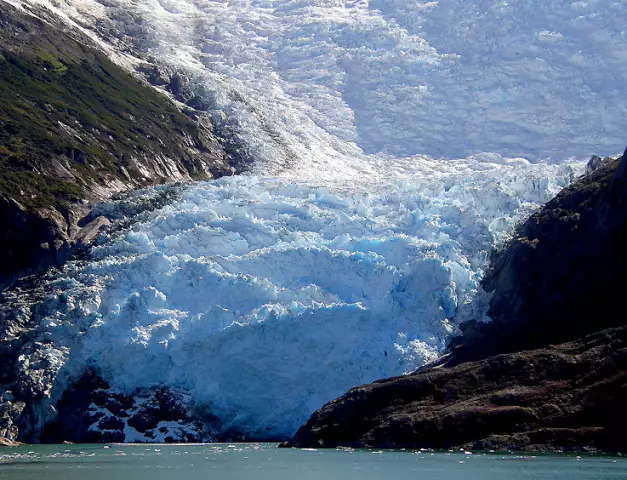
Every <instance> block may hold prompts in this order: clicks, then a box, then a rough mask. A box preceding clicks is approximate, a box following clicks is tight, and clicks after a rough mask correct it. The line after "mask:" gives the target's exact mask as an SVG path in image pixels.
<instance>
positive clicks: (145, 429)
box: [40, 371, 218, 443]
mask: <svg viewBox="0 0 627 480" xmlns="http://www.w3.org/2000/svg"><path fill="white" fill-rule="evenodd" d="M56 410H57V412H58V415H57V418H56V419H55V420H54V421H53V422H51V423H49V424H48V425H47V426H46V428H45V430H44V431H43V433H42V434H41V437H40V441H42V442H44V443H61V442H68V441H69V442H72V443H100V442H165V443H170V442H175V441H176V442H187V443H189V442H211V441H214V440H215V439H214V438H213V437H212V436H211V433H210V432H209V431H208V428H209V425H212V423H215V422H217V421H218V420H217V418H215V417H208V416H207V415H206V414H203V412H198V411H196V410H195V409H194V405H193V402H191V401H190V398H189V395H186V393H185V392H182V391H176V390H173V389H169V388H165V387H156V388H152V389H144V390H140V391H136V392H133V394H132V395H129V394H125V393H123V392H118V391H115V390H113V389H111V387H110V386H109V385H108V384H107V383H106V382H104V381H103V380H102V379H100V378H99V377H98V376H97V375H96V374H95V373H94V372H93V371H88V372H87V373H85V374H84V375H83V376H82V377H81V379H80V380H79V381H78V382H76V383H75V384H74V385H72V386H71V387H70V388H69V389H68V390H66V391H65V392H64V393H63V396H62V398H61V400H60V401H59V402H58V404H57V406H56Z"/></svg>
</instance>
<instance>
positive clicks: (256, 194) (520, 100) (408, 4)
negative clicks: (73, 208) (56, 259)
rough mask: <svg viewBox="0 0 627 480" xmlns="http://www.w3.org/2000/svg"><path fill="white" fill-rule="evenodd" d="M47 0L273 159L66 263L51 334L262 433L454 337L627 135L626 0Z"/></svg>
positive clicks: (291, 424) (61, 363) (126, 384)
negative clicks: (576, 186) (529, 240)
mask: <svg viewBox="0 0 627 480" xmlns="http://www.w3.org/2000/svg"><path fill="white" fill-rule="evenodd" d="M30 3H39V4H44V5H47V6H48V7H50V8H52V9H54V10H55V11H57V12H58V13H59V14H60V15H64V16H65V17H66V18H67V19H68V21H72V22H76V23H78V24H80V25H81V26H82V27H83V28H86V29H92V30H93V31H94V32H97V31H98V29H97V28H96V26H99V25H102V22H110V23H111V24H112V25H115V26H116V28H117V29H118V31H119V35H120V37H121V38H123V39H124V40H125V41H126V40H128V38H129V37H130V38H131V40H133V43H134V45H135V48H137V49H138V50H139V51H140V53H141V54H142V55H146V56H147V55H148V54H150V55H152V56H153V57H155V58H157V59H158V60H159V62H161V63H165V64H166V65H169V66H170V67H172V68H174V69H175V70H177V71H179V72H181V73H182V74H183V75H184V76H185V78H186V79H188V81H189V84H190V85H191V89H192V92H193V93H194V94H196V95H197V97H198V98H199V99H201V100H202V103H203V108H206V109H207V110H208V111H209V112H210V113H211V115H212V119H213V122H214V125H215V126H216V129H218V130H220V131H229V132H231V134H232V135H233V137H232V138H231V140H234V141H237V142H241V144H242V145H245V146H246V148H247V150H248V151H249V152H250V153H251V156H252V157H254V158H255V159H256V160H257V162H256V163H255V165H254V168H253V172H254V174H251V175H244V176H241V177H238V178H229V179H222V180H219V181H217V182H213V183H207V184H197V185H194V186H191V187H190V188H189V189H187V190H186V191H185V193H184V194H183V196H182V198H181V199H180V200H178V201H176V202H174V203H172V204H171V205H169V206H167V207H165V208H162V209H160V210H158V211H156V212H154V213H153V214H152V215H150V216H149V217H148V218H144V219H143V220H141V221H140V222H139V223H137V224H136V225H134V226H133V227H131V228H130V229H128V230H127V231H125V232H123V233H122V234H121V235H119V236H112V237H111V238H109V239H107V240H106V241H104V242H103V243H102V244H100V245H99V246H96V247H94V248H93V249H92V251H91V258H90V260H89V261H87V262H84V263H71V264H69V265H68V266H67V267H66V269H65V271H64V273H63V274H62V275H60V276H59V277H58V278H57V279H56V280H54V281H53V283H52V285H51V287H52V288H53V289H54V290H56V291H57V292H58V293H57V296H53V297H52V298H51V299H50V300H49V301H48V302H47V303H46V308H45V309H43V311H44V312H45V314H44V315H43V320H42V333H41V341H42V342H45V345H46V346H45V348H46V349H48V350H47V351H48V352H49V356H50V358H52V359H53V360H54V362H55V363H54V364H55V365H56V366H57V367H58V371H59V372H62V373H60V374H59V375H70V376H71V375H72V374H80V372H81V371H82V370H84V368H85V367H86V366H90V367H92V368H94V369H95V370H96V371H97V372H98V373H99V374H100V375H102V376H103V377H104V378H105V379H106V380H107V381H109V382H110V383H111V384H112V386H113V387H114V388H117V389H121V390H125V391H127V392H129V393H132V391H133V390H134V389H135V388H137V387H147V386H152V385H170V386H173V387H177V388H180V389H182V390H183V391H187V392H189V393H190V395H191V397H190V398H192V399H193V401H194V402H197V403H198V404H200V405H204V406H206V407H208V408H209V409H210V410H211V411H212V412H213V414H215V415H217V416H218V417H220V419H221V420H222V421H223V422H224V428H225V429H229V428H232V429H234V430H239V431H242V432H244V433H246V434H247V435H249V436H250V435H252V436H255V437H257V438H262V437H285V436H288V435H290V434H292V433H294V431H295V430H296V428H297V427H298V426H299V424H300V423H301V422H302V421H304V420H305V419H306V418H307V416H308V415H309V414H310V413H311V412H312V411H313V410H314V409H316V408H318V407H320V406H322V405H323V404H324V402H326V401H328V400H330V399H332V398H334V397H335V396H337V395H339V394H341V393H343V392H344V391H345V390H346V389H348V388H350V387H352V386H355V385H358V384H361V383H364V382H368V381H372V380H375V379H377V378H381V377H385V376H390V375H397V374H403V373H406V372H410V371H412V370H413V369H415V368H416V367H418V366H420V365H422V364H423V363H424V362H426V361H429V360H432V359H434V358H435V357H437V355H439V354H440V353H441V352H442V351H443V349H444V347H445V345H446V343H447V341H448V339H449V338H450V336H451V335H452V334H453V333H454V331H455V329H456V325H457V324H458V323H459V322H461V321H464V320H466V319H471V318H473V319H482V318H483V316H484V315H485V311H486V308H485V307H486V298H485V296H484V294H483V293H482V292H481V291H480V289H479V280H480V278H481V276H482V274H483V270H484V269H485V267H486V265H487V258H488V255H489V251H490V249H491V248H492V247H494V246H495V245H496V244H498V243H500V242H502V241H503V239H504V238H506V237H507V235H508V234H510V233H511V231H512V229H513V226H514V224H515V222H516V221H518V220H519V219H520V218H521V216H523V215H526V214H528V213H529V212H530V211H532V209H533V208H535V207H536V206H537V205H538V204H541V203H543V202H545V201H547V200H548V199H549V198H551V196H553V195H554V194H555V193H557V191H558V190H559V189H560V188H561V187H563V186H565V185H567V184H568V183H569V182H571V181H572V179H573V178H574V173H575V172H576V171H579V169H580V167H581V164H580V163H571V162H569V161H567V160H568V159H569V157H571V156H578V157H580V158H585V157H586V156H587V155H588V154H590V153H592V152H593V151H596V152H598V153H601V154H611V153H616V152H619V151H621V150H622V148H623V147H624V145H623V143H622V142H624V138H622V136H623V134H624V131H623V127H624V125H623V123H624V113H625V109H626V108H627V107H626V106H627V100H626V97H625V95H623V93H622V89H621V87H622V85H624V82H625V78H627V62H626V61H625V59H627V41H626V39H625V32H624V31H623V30H624V26H623V22H622V19H624V18H627V4H625V2H565V1H562V0H546V1H543V2H539V1H531V0H526V1H525V0H519V1H514V2H509V3H508V2H501V1H498V2H497V1H488V0H475V1H474V2H471V1H466V0H463V1H462V0H440V1H439V2H425V1H420V0H403V1H401V0H398V1H397V0H389V1H388V0H385V1H379V0H372V1H370V2H368V1H364V0H358V1H357V0H356V1H338V0H317V1H312V0H295V1H290V2H285V1H272V0H237V1H228V2H227V1H226V0H214V1H206V0H202V1H201V0H197V1H194V0H167V1H166V0H161V1H156V0H136V1H133V2H126V1H125V2H118V1H117V0H107V2H101V3H98V2H95V1H92V0H66V1H59V2H55V4H54V5H52V4H51V3H48V2H47V1H46V0H33V1H32V2H30ZM124 12H125V13H124ZM137 19H141V21H138V20H137ZM116 58H117V59H118V60H119V57H116ZM127 60H128V59H127ZM131 63H132V62H131ZM481 152H498V153H481ZM512 157H526V158H527V159H528V160H531V162H530V161H527V160H523V159H521V158H517V159H516V158H512ZM434 158H437V160H436V159H434ZM540 159H550V162H542V161H540ZM43 344H44V343H42V345H43ZM42 348H43V347H42ZM25 365H26V364H25ZM25 368H26V367H25ZM58 382H60V383H61V384H62V383H63V379H60V380H58Z"/></svg>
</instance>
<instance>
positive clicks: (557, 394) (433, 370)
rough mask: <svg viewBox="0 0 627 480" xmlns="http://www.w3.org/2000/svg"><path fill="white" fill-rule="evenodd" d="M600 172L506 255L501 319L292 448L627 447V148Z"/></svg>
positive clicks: (307, 432) (358, 392) (319, 421)
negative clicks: (626, 294) (626, 296)
mask: <svg viewBox="0 0 627 480" xmlns="http://www.w3.org/2000/svg"><path fill="white" fill-rule="evenodd" d="M590 167H591V168H590V169H589V170H590V171H589V172H588V173H587V175H586V176H585V177H583V178H582V179H581V180H579V181H578V182H576V183H575V184H573V185H572V186H570V187H568V188H566V189H564V190H563V191H562V192H561V193H560V194H559V195H558V196H557V197H556V198H555V199H554V200H552V201H551V202H549V203H548V204H547V205H546V206H544V207H543V208H541V209H540V210H539V211H538V212H537V213H535V214H534V215H532V216H531V217H530V218H529V219H528V220H527V221H526V222H525V223H523V224H522V225H521V226H520V227H519V228H518V230H517V232H516V235H515V236H514V239H513V240H512V241H511V242H510V243H509V245H507V246H506V247H505V248H504V249H503V250H502V251H500V252H496V253H495V254H494V257H493V259H492V267H491V269H490V271H489V272H488V274H487V275H486V278H485V280H484V287H485V288H486V289H488V290H492V291H493V292H494V295H493V297H492V300H491V304H490V310H489V314H490V316H491V317H492V318H493V320H494V321H493V322H492V323H488V324H471V325H467V326H466V328H465V329H464V330H465V331H464V335H463V336H461V337H459V338H457V339H456V340H455V341H454V342H453V344H452V346H451V353H450V354H449V355H448V356H446V357H444V358H442V359H441V360H440V361H439V362H437V363H436V364H434V365H431V366H427V367H425V368H423V369H420V370H418V371H417V372H415V373H413V374H411V375H408V376H404V377H397V378H390V379H386V380H380V381H377V382H374V383H372V384H369V385H363V386H360V387H357V388H354V389H352V390H350V391H349V392H348V393H346V394H345V395H344V396H342V397H340V398H338V399H336V400H334V401H332V402H329V403H328V404H327V405H325V406H324V407H323V408H321V409H320V410H318V411H316V412H315V413H314V414H313V415H312V417H311V418H310V419H309V421H308V422H307V423H306V424H305V425H303V426H302V427H301V428H300V429H299V430H298V432H297V433H296V435H295V436H294V438H293V439H292V441H291V442H289V443H288V445H292V446H297V447H320V446H322V447H335V446H340V445H344V446H373V447H374V446H376V447H417V448H422V447H425V448H452V447H464V448H475V449H515V450H523V449H527V450H556V449H572V450H585V449H601V450H606V451H624V450H625V449H627V437H625V435H624V432H625V431H626V430H627V417H626V416H625V415H624V411H623V409H624V406H625V405H627V326H626V324H627V317H625V314H624V307H623V306H622V302H621V301H620V299H621V298H622V295H623V293H622V292H624V291H625V287H626V286H627V282H626V280H625V277H624V272H625V267H626V266H627V252H626V251H625V248H624V245H625V244H626V243H625V241H626V240H627V208H626V207H627V151H626V152H625V154H623V157H622V159H621V158H619V159H611V158H608V159H605V160H603V161H600V160H598V159H594V161H592V162H591V165H590Z"/></svg>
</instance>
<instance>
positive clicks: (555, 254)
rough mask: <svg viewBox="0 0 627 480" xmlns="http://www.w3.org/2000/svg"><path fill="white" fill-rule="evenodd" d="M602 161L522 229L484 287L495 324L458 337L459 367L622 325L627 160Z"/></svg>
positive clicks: (626, 263) (500, 255)
mask: <svg viewBox="0 0 627 480" xmlns="http://www.w3.org/2000/svg"><path fill="white" fill-rule="evenodd" d="M623 158H624V160H621V159H620V158H619V159H611V158H608V159H605V160H603V161H597V166H596V168H595V169H594V170H593V171H592V172H590V173H588V174H587V175H586V176H585V177H584V178H583V179H581V180H580V181H578V182H576V183H575V184H573V185H572V186H570V187H568V188H566V189H564V190H563V191H562V192H560V194H559V195H557V197H556V198H555V199H553V200H551V201H550V202H549V203H548V204H547V205H546V206H545V207H544V208H542V209H540V210H539V211H538V212H537V213H535V214H534V215H532V216H531V217H530V218H529V219H528V220H527V221H526V222H525V223H524V224H522V225H521V226H520V227H519V228H518V230H517V232H516V235H515V237H514V239H513V240H512V241H511V242H510V243H509V245H507V246H506V247H505V248H504V249H503V250H502V251H500V252H497V253H495V254H494V256H493V258H492V262H491V268H490V270H489V271H488V272H487V275H486V278H485V280H484V282H483V284H484V288H485V289H486V290H488V291H493V292H494V295H493V297H492V299H491V302H490V309H489V311H488V315H489V316H490V317H491V318H492V319H493V322H492V323H491V324H487V325H484V326H482V328H481V327H480V328H479V329H478V330H479V331H474V332H473V333H471V334H469V335H467V338H463V337H462V338H461V342H462V346H461V347H459V348H457V349H455V350H454V351H453V356H454V357H455V360H454V361H455V362H457V363H459V362H461V361H464V360H474V359H478V358H484V357H485V356H487V355H494V354H498V353H506V352H514V351H520V350H524V349H530V348H538V347H542V346H545V345H548V344H550V343H559V342H565V341H570V340H574V339H576V338H579V337H581V336H582V335H586V334H589V333H592V332H597V331H600V330H602V329H604V328H608V327H613V326H618V325H624V324H625V314H624V308H623V306H622V304H621V302H620V301H619V300H618V299H620V298H621V296H622V295H623V293H622V292H624V290H625V286H626V283H627V282H626V281H625V275H624V272H625V271H626V268H627V250H626V249H625V245H627V155H623Z"/></svg>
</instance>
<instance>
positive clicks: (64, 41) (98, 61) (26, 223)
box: [0, 2, 240, 288]
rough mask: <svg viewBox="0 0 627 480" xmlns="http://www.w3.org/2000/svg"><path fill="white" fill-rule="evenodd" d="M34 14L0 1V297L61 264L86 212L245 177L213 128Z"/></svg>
mask: <svg viewBox="0 0 627 480" xmlns="http://www.w3.org/2000/svg"><path fill="white" fill-rule="evenodd" d="M32 8H35V7H32ZM34 13H35V14H36V16H31V15H29V14H28V13H26V12H24V11H20V10H18V9H16V8H15V7H13V6H11V5H9V4H7V3H5V2H0V99H1V101H0V232H1V233H0V247H2V250H3V252H4V253H5V255H4V261H3V262H2V264H1V265H0V288H1V287H3V286H5V285H6V284H7V283H9V282H11V281H12V280H14V279H15V278H17V277H20V276H22V275H24V274H26V273H29V272H30V271H33V270H38V269H41V268H45V267H47V266H49V265H54V264H57V263H60V262H63V261H64V260H65V259H67V257H68V255H69V254H70V253H71V251H72V248H73V247H74V246H75V245H76V244H78V243H80V238H79V237H80V232H81V225H80V223H81V219H82V218H83V217H84V216H85V215H87V213H88V212H89V208H88V206H87V205H88V204H89V203H90V202H94V201H101V200H104V199H107V198H109V197H110V196H111V195H113V194H116V193H120V192H124V191H128V190H132V189H136V188H140V187H144V186H148V185H156V184H162V183H170V182H177V181H186V180H190V179H194V180H208V179H211V178H217V177H220V176H222V175H232V174H233V173H236V172H237V171H239V169H240V168H239V167H237V166H235V165H234V164H235V163H236V162H235V160H233V159H232V158H230V157H229V155H228V154H227V153H226V152H225V149H224V147H223V145H222V144H221V143H220V141H219V140H218V138H217V137H216V135H215V132H214V129H213V126H212V125H211V123H210V122H206V121H201V119H200V118H199V117H197V116H196V115H195V114H194V113H193V111H192V110H191V109H190V108H189V107H185V112H183V111H181V110H180V108H179V107H178V106H176V105H175V104H174V103H173V102H172V101H171V100H170V99H168V98H167V97H166V96H165V95H164V94H162V93H160V92H158V91H157V90H156V89H154V88H152V87H150V86H149V85H147V84H145V83H143V82H142V81H140V80H138V79H137V78H134V77H133V76H131V75H130V74H129V73H128V72H126V71H124V70H122V69H121V68H120V67H118V66H117V65H115V64H113V63H112V62H111V61H109V59H108V58H106V56H105V55H104V54H103V53H101V52H100V51H99V50H98V48H97V47H96V46H94V44H93V42H92V41H91V40H90V39H88V38H86V37H85V36H84V35H83V34H82V33H81V32H79V31H78V30H76V31H74V30H71V29H69V28H68V26H67V25H65V24H62V23H61V21H60V20H59V19H58V18H56V17H55V15H54V14H52V13H51V12H49V11H47V10H46V9H44V8H40V9H38V10H37V11H36V12H34ZM237 161H238V162H239V159H238V160H237Z"/></svg>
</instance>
